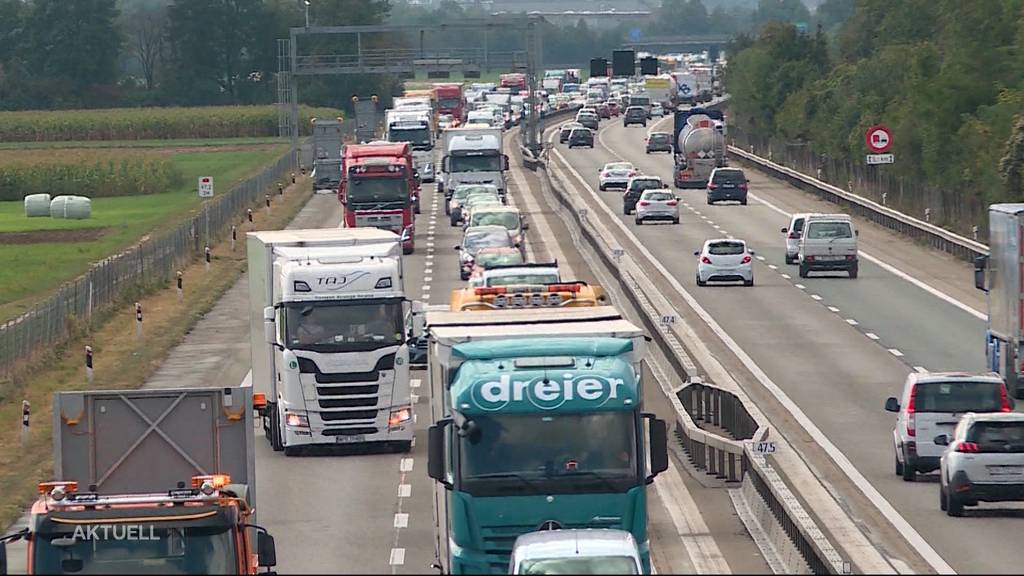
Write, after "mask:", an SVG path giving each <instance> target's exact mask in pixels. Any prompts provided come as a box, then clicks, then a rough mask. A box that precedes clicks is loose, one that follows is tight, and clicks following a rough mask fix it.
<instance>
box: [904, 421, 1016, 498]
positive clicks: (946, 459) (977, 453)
mask: <svg viewBox="0 0 1024 576" xmlns="http://www.w3.org/2000/svg"><path fill="white" fill-rule="evenodd" d="M924 441H925V439H924V438H922V442H924ZM932 442H933V443H934V444H935V445H937V446H942V447H944V448H945V449H944V450H943V452H942V456H941V457H940V458H939V508H940V509H941V510H943V511H945V512H946V514H947V515H949V516H963V515H964V506H977V505H978V503H979V502H1005V501H1021V500H1024V414H1021V413H1019V412H1003V413H985V414H975V413H973V412H969V413H967V414H964V415H963V416H961V417H960V420H959V422H958V423H957V425H956V428H955V429H954V430H953V433H952V434H939V435H937V436H935V437H934V438H933V439H932Z"/></svg>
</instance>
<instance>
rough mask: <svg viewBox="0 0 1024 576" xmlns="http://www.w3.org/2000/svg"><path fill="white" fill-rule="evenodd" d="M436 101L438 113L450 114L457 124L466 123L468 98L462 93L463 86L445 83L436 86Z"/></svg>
mask: <svg viewBox="0 0 1024 576" xmlns="http://www.w3.org/2000/svg"><path fill="white" fill-rule="evenodd" d="M434 101H435V102H437V113H438V114H439V115H440V114H450V115H451V116H452V118H454V119H455V120H456V121H457V122H459V123H462V122H465V121H466V97H465V95H463V93H462V84H459V83H457V82H445V83H438V84H434Z"/></svg>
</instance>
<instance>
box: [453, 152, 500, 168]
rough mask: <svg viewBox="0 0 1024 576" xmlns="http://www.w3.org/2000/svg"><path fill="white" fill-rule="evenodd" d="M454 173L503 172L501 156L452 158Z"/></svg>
mask: <svg viewBox="0 0 1024 576" xmlns="http://www.w3.org/2000/svg"><path fill="white" fill-rule="evenodd" d="M449 161H450V162H451V171H452V172H498V171H500V170H501V156H498V155H497V154H489V155H486V156H484V155H481V156H452V157H451V159H450V160H449Z"/></svg>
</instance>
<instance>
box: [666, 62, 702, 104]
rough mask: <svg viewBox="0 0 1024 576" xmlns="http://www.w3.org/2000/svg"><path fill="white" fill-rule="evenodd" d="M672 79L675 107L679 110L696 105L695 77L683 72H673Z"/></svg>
mask: <svg viewBox="0 0 1024 576" xmlns="http://www.w3.org/2000/svg"><path fill="white" fill-rule="evenodd" d="M672 79H673V81H674V83H675V94H674V96H673V99H674V104H675V107H676V108H679V107H681V106H693V105H694V104H696V103H697V77H696V76H694V75H693V73H692V72H690V71H688V70H684V71H681V72H673V73H672Z"/></svg>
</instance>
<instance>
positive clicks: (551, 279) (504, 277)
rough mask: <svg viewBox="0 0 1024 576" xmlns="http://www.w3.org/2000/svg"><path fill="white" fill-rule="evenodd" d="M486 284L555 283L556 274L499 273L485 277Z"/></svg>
mask: <svg viewBox="0 0 1024 576" xmlns="http://www.w3.org/2000/svg"><path fill="white" fill-rule="evenodd" d="M485 282H486V284H487V286H514V285H516V284H557V283H558V274H501V275H498V276H489V277H487V278H486V279H485Z"/></svg>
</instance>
